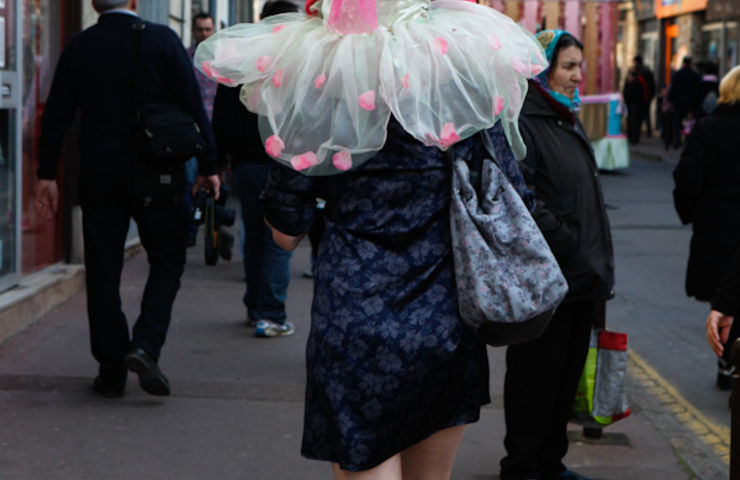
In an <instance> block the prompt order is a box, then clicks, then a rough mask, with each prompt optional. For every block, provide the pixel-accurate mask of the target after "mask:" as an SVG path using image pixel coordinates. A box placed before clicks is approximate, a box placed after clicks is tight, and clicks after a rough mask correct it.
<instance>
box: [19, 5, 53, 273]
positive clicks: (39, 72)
mask: <svg viewBox="0 0 740 480" xmlns="http://www.w3.org/2000/svg"><path fill="white" fill-rule="evenodd" d="M61 18H62V15H61V5H60V2H59V1H58V0H24V2H23V78H22V83H23V93H22V102H23V147H22V152H23V161H22V172H21V181H22V198H21V231H22V263H21V267H22V271H23V273H29V272H33V271H36V270H39V269H41V268H43V267H45V266H48V265H50V264H53V263H56V262H59V261H61V260H62V215H61V205H60V213H58V214H57V215H56V217H55V219H54V221H47V220H43V219H41V218H39V217H38V216H37V215H36V212H35V211H34V206H33V192H34V187H35V185H36V170H37V168H38V151H39V150H38V145H39V135H40V133H41V113H42V112H43V109H44V105H45V104H46V99H47V97H48V95H49V89H50V87H51V81H52V78H53V75H54V68H55V66H56V63H57V59H58V58H59V53H60V49H61V44H62V41H61V40H62V39H61V37H62V35H61V23H62V22H61V20H60V19H61ZM59 171H60V172H61V171H62V169H61V167H60V169H59ZM59 180H60V182H59V183H60V187H61V186H63V182H62V179H61V178H60V179H59Z"/></svg>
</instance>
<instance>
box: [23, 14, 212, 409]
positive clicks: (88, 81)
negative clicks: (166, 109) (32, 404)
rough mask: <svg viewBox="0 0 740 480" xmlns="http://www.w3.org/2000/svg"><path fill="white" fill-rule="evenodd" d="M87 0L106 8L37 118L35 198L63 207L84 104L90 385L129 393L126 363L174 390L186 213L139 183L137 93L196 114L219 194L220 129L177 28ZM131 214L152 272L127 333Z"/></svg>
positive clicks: (65, 61)
mask: <svg viewBox="0 0 740 480" xmlns="http://www.w3.org/2000/svg"><path fill="white" fill-rule="evenodd" d="M92 4H93V7H94V8H95V10H96V11H97V12H98V13H100V18H99V20H98V23H97V24H96V25H94V26H92V27H90V28H88V29H86V30H85V31H83V32H82V33H80V34H78V35H76V36H75V37H74V38H72V40H70V42H69V44H68V45H67V46H66V47H65V49H64V51H63V52H62V55H61V57H60V59H59V63H58V64H57V67H56V72H55V74H54V81H53V83H52V86H51V91H50V94H49V99H48V102H47V105H46V109H45V110H44V113H43V117H42V119H41V139H40V153H39V169H38V172H37V176H38V184H37V188H36V205H35V206H36V210H37V212H38V214H39V215H40V216H42V217H43V218H47V219H50V218H52V217H53V215H54V214H55V213H56V210H57V206H58V201H59V191H58V187H57V184H56V181H55V178H56V175H57V164H58V161H59V157H60V156H61V145H62V140H63V138H64V133H65V131H66V130H67V127H68V126H69V125H70V124H71V123H72V119H73V118H74V116H75V113H76V111H77V109H79V110H80V111H81V118H82V120H81V126H80V135H79V145H80V152H81V153H80V155H81V165H80V182H79V183H80V204H81V206H82V214H83V235H84V241H85V250H84V251H85V268H86V285H87V312H88V319H89V326H90V343H91V347H92V354H93V357H95V359H96V360H97V361H98V363H99V373H98V376H97V378H96V379H95V382H94V383H93V389H94V391H95V392H96V393H98V394H100V395H102V396H105V397H120V396H122V395H123V394H124V388H125V386H126V375H127V369H128V370H132V371H134V372H136V373H137V374H138V376H139V385H140V386H141V388H142V389H144V390H145V391H147V392H148V393H150V394H152V395H168V394H169V392H170V387H169V382H168V380H167V377H165V376H164V374H163V373H162V372H161V371H160V369H159V366H158V360H159V356H160V352H161V349H162V346H163V345H164V341H165V336H166V334H167V329H168V327H169V323H170V317H171V313H172V304H173V302H174V300H175V294H176V293H177V290H178V289H179V287H180V276H181V275H182V272H183V267H184V265H185V224H186V211H185V207H184V204H183V200H182V195H175V194H173V196H170V197H162V196H157V195H158V194H159V193H160V190H156V189H155V190H153V191H152V195H151V196H139V195H138V192H139V189H140V188H141V187H142V185H144V184H145V183H141V182H138V180H139V177H138V172H141V171H142V165H151V164H152V162H154V159H152V158H148V157H146V158H145V157H144V156H143V155H141V158H139V157H140V155H138V154H137V153H136V150H135V149H134V147H133V145H132V143H133V142H132V137H133V133H134V127H135V113H136V111H137V110H138V109H139V108H140V107H141V105H137V98H140V99H141V103H147V104H169V105H172V104H174V105H176V106H177V107H179V108H180V109H181V110H182V111H183V112H186V113H188V114H189V115H191V116H192V117H193V118H194V119H195V120H196V122H197V124H198V125H199V128H200V131H201V135H203V137H204V139H205V141H206V144H207V148H206V153H204V154H203V155H202V156H200V157H199V161H200V165H199V171H200V175H201V176H199V177H198V179H197V180H196V183H197V184H198V185H199V186H203V187H210V188H211V189H212V190H213V191H214V194H215V195H218V190H219V180H218V177H217V176H216V175H215V173H216V164H215V148H214V142H213V134H212V133H211V130H210V126H209V124H208V117H207V116H206V113H205V111H204V109H203V104H202V102H201V98H200V93H199V92H198V84H197V83H196V81H195V76H194V75H193V68H192V63H191V61H190V59H189V57H188V55H187V53H186V52H185V48H183V46H182V43H181V41H180V39H179V38H178V37H177V35H176V34H175V33H174V32H173V31H172V30H170V29H169V28H167V27H165V26H163V25H157V24H152V23H148V22H143V20H141V19H140V18H139V17H138V16H137V15H136V9H137V7H138V0H93V2H92ZM136 35H140V38H139V40H140V45H139V46H138V48H137V37H136ZM137 85H138V87H137ZM137 91H138V95H137V94H136V93H135V92H137ZM180 167H182V164H180ZM183 168H184V167H183ZM135 173H136V175H135ZM174 177H175V175H174V174H173V178H174ZM182 177H184V172H183V173H182V175H181V177H180V178H182ZM135 179H136V180H137V183H136V184H135V183H134V181H135ZM157 180H159V177H157ZM183 188H184V186H183ZM131 218H133V219H134V220H135V221H136V223H137V226H138V230H139V236H140V238H141V243H142V245H143V246H144V249H145V250H146V252H147V259H148V261H149V266H150V269H149V277H148V279H147V283H146V287H145V289H144V295H143V298H142V300H141V313H140V315H139V318H138V319H137V321H136V323H135V324H134V327H133V333H132V335H129V329H128V324H127V322H126V317H125V315H124V314H123V311H122V310H121V297H120V292H119V287H120V280H121V269H122V267H123V250H124V243H125V241H126V234H127V231H128V226H129V222H130V219H131Z"/></svg>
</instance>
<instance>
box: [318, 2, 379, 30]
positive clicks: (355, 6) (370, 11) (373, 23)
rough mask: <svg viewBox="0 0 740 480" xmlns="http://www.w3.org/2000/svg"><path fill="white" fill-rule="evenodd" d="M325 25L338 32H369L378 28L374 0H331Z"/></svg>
mask: <svg viewBox="0 0 740 480" xmlns="http://www.w3.org/2000/svg"><path fill="white" fill-rule="evenodd" d="M327 25H328V27H329V28H330V29H331V30H334V31H335V32H338V33H343V34H347V33H369V32H372V31H373V30H375V29H376V28H378V12H377V9H376V7H375V0H333V1H332V3H331V11H329V19H328V21H327Z"/></svg>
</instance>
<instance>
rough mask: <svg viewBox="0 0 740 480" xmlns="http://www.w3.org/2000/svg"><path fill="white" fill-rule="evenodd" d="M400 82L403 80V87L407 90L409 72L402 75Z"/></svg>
mask: <svg viewBox="0 0 740 480" xmlns="http://www.w3.org/2000/svg"><path fill="white" fill-rule="evenodd" d="M402 82H403V89H404V90H405V91H407V92H408V91H409V74H408V73H407V74H406V75H404V76H403V80H402Z"/></svg>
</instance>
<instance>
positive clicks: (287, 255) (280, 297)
mask: <svg viewBox="0 0 740 480" xmlns="http://www.w3.org/2000/svg"><path fill="white" fill-rule="evenodd" d="M298 11H299V9H298V7H297V6H296V5H295V4H293V3H292V2H289V1H286V0H271V1H268V2H267V3H266V4H265V5H264V7H263V8H262V12H261V14H260V18H263V19H264V18H267V17H270V16H272V15H277V14H280V13H288V12H298ZM198 73H200V72H198ZM201 75H203V74H202V73H201ZM208 81H209V82H210V81H211V80H208ZM214 83H215V82H214ZM239 87H240V86H238V87H229V86H226V85H219V86H218V92H217V94H216V101H215V105H214V112H213V132H214V135H215V137H216V145H217V150H218V156H219V164H220V165H230V170H231V175H232V177H233V181H234V188H235V189H236V191H237V195H238V196H239V202H240V204H241V216H242V224H243V229H244V250H243V262H244V274H245V277H246V282H247V288H246V292H245V293H244V297H243V298H242V301H243V302H244V305H245V306H246V307H247V315H246V320H247V326H249V327H250V328H254V329H255V330H254V331H255V335H257V336H258V337H276V336H287V335H292V334H293V333H294V332H295V327H294V325H293V323H292V322H289V321H288V320H286V318H287V315H286V313H285V299H286V296H287V292H288V284H289V282H290V259H291V257H292V255H293V252H290V251H287V250H284V249H282V248H280V247H279V246H278V245H277V244H276V243H275V242H274V241H273V239H272V231H271V230H270V228H269V227H268V226H267V225H266V224H265V220H264V217H265V215H264V211H263V209H262V205H261V204H260V200H259V197H260V194H261V193H262V190H264V188H265V184H266V183H267V176H268V174H269V173H270V168H271V167H272V165H273V164H274V162H273V161H272V159H271V158H270V157H269V156H268V155H267V153H265V147H264V145H263V144H262V139H260V134H259V129H258V125H257V115H256V114H254V113H252V112H250V111H249V110H247V109H246V108H245V107H244V105H243V104H242V102H241V100H239V91H240V88H239Z"/></svg>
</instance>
